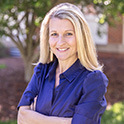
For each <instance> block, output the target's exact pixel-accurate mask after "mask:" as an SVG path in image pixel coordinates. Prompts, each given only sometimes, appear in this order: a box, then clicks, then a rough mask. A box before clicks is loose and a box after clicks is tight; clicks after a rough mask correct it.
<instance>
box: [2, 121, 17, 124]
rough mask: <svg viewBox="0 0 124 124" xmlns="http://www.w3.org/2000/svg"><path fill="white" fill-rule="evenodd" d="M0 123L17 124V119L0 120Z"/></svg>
mask: <svg viewBox="0 0 124 124" xmlns="http://www.w3.org/2000/svg"><path fill="white" fill-rule="evenodd" d="M0 124H17V121H16V120H14V121H4V122H3V121H0Z"/></svg>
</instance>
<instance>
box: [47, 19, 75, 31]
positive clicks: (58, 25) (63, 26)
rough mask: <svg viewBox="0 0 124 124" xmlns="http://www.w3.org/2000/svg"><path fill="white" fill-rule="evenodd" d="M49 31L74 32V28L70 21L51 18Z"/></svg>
mask: <svg viewBox="0 0 124 124" xmlns="http://www.w3.org/2000/svg"><path fill="white" fill-rule="evenodd" d="M49 30H50V31H51V30H74V26H73V24H72V22H71V21H70V20H68V19H59V18H51V19H50V21H49Z"/></svg>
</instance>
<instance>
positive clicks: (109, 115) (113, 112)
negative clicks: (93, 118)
mask: <svg viewBox="0 0 124 124" xmlns="http://www.w3.org/2000/svg"><path fill="white" fill-rule="evenodd" d="M101 124H124V101H122V102H118V103H115V104H114V105H113V106H111V108H110V109H109V110H106V111H105V113H104V115H103V116H102V120H101Z"/></svg>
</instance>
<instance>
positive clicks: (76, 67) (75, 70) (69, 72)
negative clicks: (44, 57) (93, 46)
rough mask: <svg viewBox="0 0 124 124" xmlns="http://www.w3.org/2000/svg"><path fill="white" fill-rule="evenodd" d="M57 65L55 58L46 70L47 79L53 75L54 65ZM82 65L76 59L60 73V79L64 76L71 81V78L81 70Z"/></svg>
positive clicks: (54, 71)
mask: <svg viewBox="0 0 124 124" xmlns="http://www.w3.org/2000/svg"><path fill="white" fill-rule="evenodd" d="M57 65H58V60H57V59H56V60H55V61H54V62H53V63H52V65H51V66H50V69H49V71H48V74H47V75H46V78H47V77H48V78H49V81H50V80H51V79H53V78H54V77H55V73H56V67H57ZM84 69H85V68H84V66H83V65H82V64H81V63H80V60H79V59H77V60H76V61H75V62H74V64H73V65H71V67H69V68H68V69H67V70H66V71H65V72H63V73H62V74H60V79H63V78H66V79H67V80H68V81H69V82H72V80H73V79H74V78H75V77H77V76H78V75H79V74H80V73H81V72H82V71H83V70H84Z"/></svg>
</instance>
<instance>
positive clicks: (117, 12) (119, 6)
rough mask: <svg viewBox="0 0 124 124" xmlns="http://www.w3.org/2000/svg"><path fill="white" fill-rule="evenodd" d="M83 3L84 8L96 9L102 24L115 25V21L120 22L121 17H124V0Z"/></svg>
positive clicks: (97, 0)
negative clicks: (89, 6)
mask: <svg viewBox="0 0 124 124" xmlns="http://www.w3.org/2000/svg"><path fill="white" fill-rule="evenodd" d="M81 3H82V6H83V7H85V6H87V5H92V6H93V7H94V8H95V10H96V14H97V15H98V17H99V23H100V24H103V23H105V22H108V23H109V24H113V23H114V22H113V21H115V20H116V21H119V20H120V19H121V15H124V0H88V1H86V0H84V1H82V2H81Z"/></svg>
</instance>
